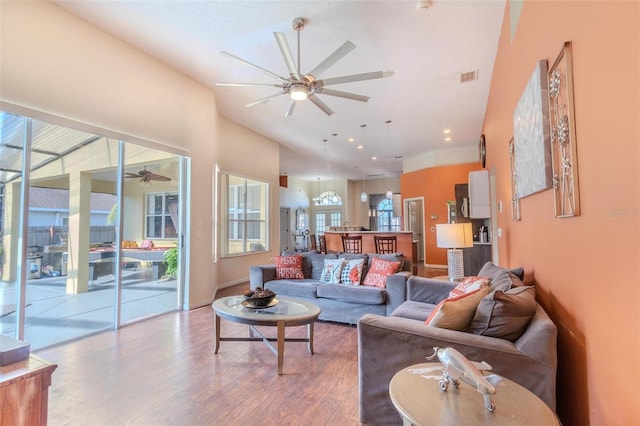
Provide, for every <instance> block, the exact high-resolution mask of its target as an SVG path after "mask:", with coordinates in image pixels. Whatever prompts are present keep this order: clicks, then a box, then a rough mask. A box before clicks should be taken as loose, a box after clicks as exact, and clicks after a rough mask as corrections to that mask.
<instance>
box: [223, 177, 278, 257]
mask: <svg viewBox="0 0 640 426" xmlns="http://www.w3.org/2000/svg"><path fill="white" fill-rule="evenodd" d="M222 185H223V191H222V192H223V197H224V198H223V200H222V203H223V204H222V210H223V214H224V218H223V221H224V222H223V224H224V225H223V227H222V230H223V232H225V233H226V235H224V236H223V238H222V239H221V241H222V245H223V247H222V252H223V255H225V256H230V255H239V254H246V253H252V252H258V251H267V250H269V244H268V238H267V234H268V229H269V226H268V225H269V222H268V205H269V203H268V200H269V184H268V183H266V182H260V181H257V180H253V179H248V178H244V177H240V176H233V175H230V174H222Z"/></svg>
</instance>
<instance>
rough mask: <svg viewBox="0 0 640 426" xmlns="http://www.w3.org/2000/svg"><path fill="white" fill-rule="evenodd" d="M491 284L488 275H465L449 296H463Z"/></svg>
mask: <svg viewBox="0 0 640 426" xmlns="http://www.w3.org/2000/svg"><path fill="white" fill-rule="evenodd" d="M488 285H489V279H488V278H486V277H465V278H463V279H462V281H460V282H459V283H458V285H457V286H456V288H454V289H453V290H451V292H450V293H449V297H456V296H462V295H463V294H466V293H470V292H472V291H475V290H478V289H481V288H483V287H486V286H488Z"/></svg>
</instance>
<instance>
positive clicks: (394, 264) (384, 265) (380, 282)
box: [362, 257, 402, 288]
mask: <svg viewBox="0 0 640 426" xmlns="http://www.w3.org/2000/svg"><path fill="white" fill-rule="evenodd" d="M401 263H402V262H400V261H388V260H382V259H380V258H379V257H374V258H373V260H372V261H371V266H370V267H369V270H368V271H367V276H366V277H365V278H364V282H363V283H362V284H363V285H370V286H373V287H380V288H386V287H387V277H388V276H389V275H391V274H395V273H396V272H398V269H400V264H401Z"/></svg>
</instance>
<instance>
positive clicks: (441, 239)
mask: <svg viewBox="0 0 640 426" xmlns="http://www.w3.org/2000/svg"><path fill="white" fill-rule="evenodd" d="M436 245H437V246H438V247H440V248H463V247H473V229H472V228H471V223H439V224H437V225H436Z"/></svg>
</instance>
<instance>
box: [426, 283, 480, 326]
mask: <svg viewBox="0 0 640 426" xmlns="http://www.w3.org/2000/svg"><path fill="white" fill-rule="evenodd" d="M488 293H489V287H483V288H480V289H478V290H476V291H472V292H470V293H465V294H463V295H461V296H456V297H452V298H448V299H444V300H443V301H442V302H440V303H438V305H437V306H436V308H435V309H434V310H433V312H431V314H430V315H429V318H427V320H426V321H425V324H427V325H428V326H429V327H438V328H446V329H449V330H458V331H462V330H464V329H466V328H467V327H468V326H469V323H470V322H471V320H472V319H473V315H474V313H475V311H476V307H477V306H478V303H480V300H481V299H482V298H483V297H484V296H486V295H487V294H488Z"/></svg>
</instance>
